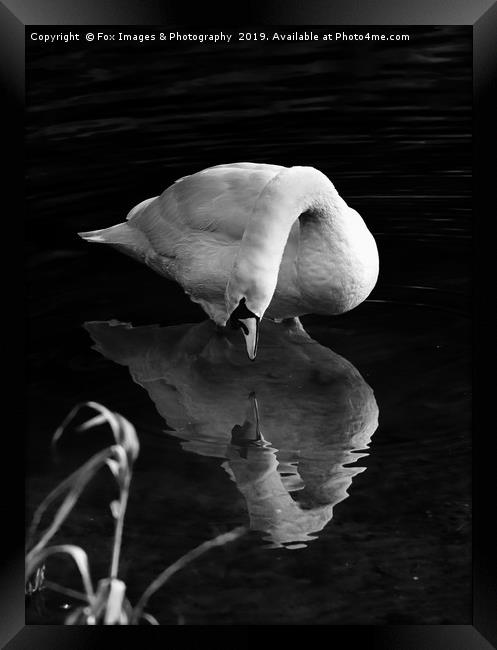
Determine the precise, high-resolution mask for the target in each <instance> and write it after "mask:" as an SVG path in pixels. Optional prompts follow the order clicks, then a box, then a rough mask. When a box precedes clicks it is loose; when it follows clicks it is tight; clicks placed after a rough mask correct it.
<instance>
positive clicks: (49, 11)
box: [0, 0, 497, 650]
mask: <svg viewBox="0 0 497 650" xmlns="http://www.w3.org/2000/svg"><path fill="white" fill-rule="evenodd" d="M192 16H193V18H192ZM36 25H46V26H49V25H50V26H61V27H62V26H64V27H70V26H81V25H89V26H91V25H99V26H105V25H133V26H137V27H139V26H142V25H157V26H161V25H163V26H165V25H167V26H171V27H183V28H184V27H192V28H193V27H197V26H198V27H200V26H202V27H206V26H209V27H222V26H230V27H233V26H235V25H245V26H258V27H266V26H271V25H273V26H274V25H278V26H282V25H283V26H290V25H291V26H304V25H305V26H311V25H314V26H322V25H330V26H334V25H398V26H402V25H405V26H415V25H468V26H472V28H473V72H474V76H473V84H474V85H473V88H474V94H473V109H474V114H473V127H474V128H473V150H474V159H473V173H474V176H473V178H474V181H473V189H474V193H473V197H474V201H473V202H474V218H473V223H474V224H475V227H474V264H473V286H474V302H473V306H474V316H475V318H474V321H473V322H474V329H473V342H474V351H475V364H474V369H475V370H474V374H473V385H474V388H475V396H474V416H473V444H474V452H473V460H474V472H473V505H474V508H473V510H474V515H473V625H431V626H423V625H389V626H340V625H335V626H324V629H321V630H317V631H316V633H317V634H318V635H320V634H321V632H324V633H327V634H329V635H330V637H331V638H330V639H329V640H330V642H334V643H337V642H338V645H345V643H347V644H350V643H352V644H358V645H359V644H361V645H363V647H365V648H372V649H373V650H377V649H378V650H379V649H382V650H418V649H422V650H435V649H438V648H440V649H443V650H472V649H474V650H491V648H497V578H496V576H497V570H496V569H497V561H496V555H497V554H496V549H497V543H496V542H497V538H496V536H495V533H493V530H492V529H493V528H494V527H493V526H492V521H491V520H492V518H493V517H492V511H495V505H494V502H495V500H494V499H492V495H493V494H494V493H495V488H494V482H493V480H492V474H493V463H492V459H493V454H491V453H490V449H489V445H491V442H493V441H490V440H488V438H489V437H491V436H493V432H492V433H491V434H490V435H489V434H488V432H487V431H488V429H487V427H485V426H484V422H485V415H486V411H488V415H491V413H490V409H489V407H491V406H492V400H495V397H494V395H493V394H491V389H492V386H490V385H489V382H488V381H483V379H482V378H481V374H480V373H477V372H476V368H477V365H478V363H480V362H481V361H482V360H484V362H485V364H486V365H488V349H487V348H488V346H487V345H486V343H487V342H488V339H489V338H490V322H489V320H490V319H488V316H486V311H487V310H486V304H487V302H488V296H493V295H494V293H495V289H494V290H493V291H492V288H493V287H492V286H491V284H490V282H491V280H492V275H494V274H495V267H494V269H490V267H489V266H488V267H487V266H486V264H487V265H488V261H490V260H491V261H493V257H492V255H493V256H495V252H494V253H492V252H491V251H489V255H487V253H486V251H485V250H484V249H485V246H488V245H489V241H488V240H489V236H488V235H487V236H486V234H485V231H484V226H485V223H484V218H485V215H486V214H487V212H490V215H489V216H488V217H487V218H491V217H492V216H493V215H492V213H491V206H493V204H494V202H495V199H494V198H493V196H492V194H493V184H495V172H494V169H495V165H494V164H492V163H490V165H487V164H486V161H487V160H490V161H491V160H492V158H491V157H490V156H491V155H493V158H494V159H495V147H494V142H493V140H492V137H491V134H492V133H494V138H495V131H493V129H494V127H495V115H497V110H496V109H497V106H496V101H495V95H496V86H497V83H496V82H495V80H496V79H497V54H496V52H497V51H496V49H495V43H497V2H495V0H473V1H472V2H471V3H470V2H468V1H467V0H451V1H450V2H449V1H448V0H418V2H417V3H413V2H409V3H408V2H407V1H406V0H404V2H400V1H399V0H362V2H360V1H359V0H334V2H331V1H328V0H307V2H306V3H302V2H300V0H286V2H285V1H283V2H282V1H281V0H266V1H265V2H263V1H262V0H260V2H259V4H256V3H255V0H238V2H237V3H235V2H232V3H231V4H229V5H228V3H227V2H225V0H221V1H220V2H217V3H216V4H215V5H214V4H209V5H207V4H206V5H204V6H203V8H200V9H197V8H196V7H195V8H194V7H192V6H191V5H190V3H187V2H183V3H182V4H180V3H175V2H171V1H169V2H168V1H166V2H164V1H162V2H161V0H106V1H105V2H104V0H101V1H100V2H98V0H86V1H85V0H72V1H71V2H70V3H69V2H67V0H66V1H65V0H50V1H48V0H47V1H45V2H44V3H40V2H39V0H2V1H0V79H1V86H2V89H3V90H4V91H6V93H4V94H6V101H5V103H4V109H6V112H5V118H4V133H3V138H2V139H3V144H4V147H3V149H4V152H5V153H4V163H5V162H6V163H7V164H6V165H5V171H4V172H3V173H2V178H3V180H4V188H5V194H4V197H3V198H4V203H3V205H4V209H6V212H4V220H7V224H6V225H5V222H4V228H5V227H6V226H7V229H8V231H7V233H5V231H4V236H5V239H4V241H7V242H8V246H7V248H9V249H11V251H10V252H13V253H14V258H17V259H16V261H15V262H14V266H13V263H12V261H11V260H9V258H8V256H3V259H2V262H3V264H4V269H3V270H4V273H3V277H4V278H5V279H7V280H8V281H7V283H4V285H6V286H5V290H4V292H3V293H4V301H5V303H4V304H7V305H9V314H11V315H12V316H14V315H16V314H17V317H15V316H14V318H12V319H10V321H9V322H8V323H7V327H8V331H7V333H6V334H5V335H4V339H3V340H4V341H5V340H6V338H5V337H6V336H7V337H9V338H8V340H9V341H12V344H9V346H6V347H8V348H9V350H10V352H11V353H12V352H14V353H15V355H14V358H13V363H12V366H11V367H12V369H13V371H12V373H10V374H9V375H8V376H9V379H10V381H9V383H10V385H11V386H12V387H13V393H14V394H13V395H12V396H10V395H9V405H10V404H12V406H11V407H10V408H11V411H13V412H14V414H15V415H16V418H15V419H16V424H15V430H16V432H15V435H14V434H13V433H12V434H11V433H9V431H12V427H10V428H6V429H7V430H6V431H4V438H6V439H4V445H5V448H4V459H6V461H7V462H4V466H5V465H7V464H10V465H11V466H12V467H11V474H10V476H9V472H8V471H7V472H6V471H4V470H2V472H0V475H1V477H2V481H3V483H4V484H3V488H4V489H3V496H4V499H3V500H2V501H3V503H2V512H3V514H4V517H3V523H4V525H5V524H7V525H8V528H9V530H8V532H7V533H6V532H5V531H4V534H3V535H2V538H3V539H2V553H1V555H0V610H1V616H0V643H1V644H2V647H6V648H8V650H24V649H29V648H36V650H42V649H43V648H45V647H46V648H48V649H49V650H58V649H59V648H69V647H70V648H72V649H74V650H79V649H80V648H81V649H83V648H99V647H104V646H108V643H109V641H110V642H111V643H116V642H117V643H119V641H120V639H124V640H125V641H126V640H127V641H131V642H132V639H131V637H134V635H135V634H136V630H137V629H139V630H140V632H139V634H140V637H139V639H140V640H139V641H138V642H139V643H141V644H144V643H145V644H147V647H155V645H156V644H157V645H159V644H162V643H164V644H169V645H170V646H172V647H173V648H174V647H177V646H180V647H186V648H188V649H189V648H194V647H197V646H200V645H201V644H205V643H209V637H210V641H211V642H212V643H214V644H215V645H217V646H220V647H223V646H225V645H226V646H228V644H230V645H231V644H232V643H236V644H237V645H243V646H246V647H248V646H249V644H251V645H252V644H253V643H254V642H260V641H262V642H264V639H265V638H266V639H267V637H266V631H265V629H262V630H261V629H260V627H259V626H257V627H254V628H249V627H243V628H242V630H243V631H242V634H240V628H239V627H237V626H227V627H226V628H224V627H223V628H220V627H214V626H213V627H207V628H200V629H198V628H196V627H193V628H192V627H186V628H174V629H171V628H170V627H168V628H167V629H166V630H165V631H164V627H160V628H154V627H148V628H144V627H140V628H125V629H126V630H127V631H126V632H116V633H115V634H117V637H116V636H112V637H109V636H108V635H109V634H110V632H108V631H107V629H106V628H91V627H89V628H87V627H65V626H49V625H47V626H26V625H25V622H24V539H23V535H24V521H23V513H24V482H23V480H22V478H21V477H22V476H23V471H22V470H20V467H19V465H20V462H19V461H17V462H15V461H14V460H12V462H11V463H9V462H8V459H9V458H13V459H18V458H22V459H24V444H23V436H22V434H19V433H18V431H19V429H21V427H22V423H23V421H24V420H25V418H26V417H27V415H26V404H25V403H24V402H23V398H22V396H20V395H19V393H20V391H19V386H21V385H22V383H23V381H24V378H23V375H24V367H23V363H20V362H19V350H22V349H24V348H25V341H26V330H25V329H23V328H22V327H19V325H18V321H19V316H20V315H23V314H25V312H26V305H25V302H24V295H25V292H24V288H25V280H24V277H23V275H22V272H20V271H19V270H18V268H19V266H20V265H19V259H18V257H19V254H18V250H19V248H21V249H22V246H19V244H18V243H19V242H20V241H22V228H23V218H22V216H21V210H20V206H21V205H22V204H23V202H22V198H23V188H24V180H23V179H24V163H23V147H24V144H23V142H24V133H23V128H24V119H23V114H24V77H25V67H24V43H25V27H27V26H36ZM5 199H7V205H8V207H7V208H5ZM20 199H21V200H20ZM16 249H17V254H16ZM487 319H488V320H487ZM4 325H5V323H4ZM492 330H494V328H492ZM492 333H493V332H492ZM492 340H493V339H492V338H490V341H492ZM9 361H10V360H9ZM9 365H10V364H9ZM492 393H493V391H492ZM11 397H12V401H11V400H10V398H11ZM493 419H495V416H494V418H493ZM491 421H492V420H490V422H491ZM492 429H493V427H492ZM485 435H486V437H487V439H484V438H485ZM494 444H495V443H494ZM16 470H17V471H16ZM16 495H17V496H16ZM492 502H493V503H492ZM15 522H17V523H15ZM261 597H263V595H262V594H261ZM145 629H148V630H150V632H145V631H144V630H145ZM204 632H205V635H204ZM282 632H284V634H283V638H282V637H281V636H280V635H281V633H282ZM120 634H123V635H124V634H125V635H126V636H123V637H120ZM277 634H278V637H279V639H280V642H283V643H284V644H285V645H286V646H288V645H295V646H296V645H297V644H298V645H300V644H301V643H305V642H307V643H308V642H309V641H311V642H312V636H313V634H314V633H313V632H311V633H309V631H308V630H306V629H305V628H303V627H300V626H293V627H288V628H285V630H281V628H279V630H278V631H277ZM129 635H131V636H129ZM143 635H144V636H143ZM150 635H152V639H151V638H150ZM309 636H311V639H310V638H309ZM317 638H319V637H317ZM9 640H10V641H9ZM149 641H150V645H148V643H149ZM4 644H6V645H4Z"/></svg>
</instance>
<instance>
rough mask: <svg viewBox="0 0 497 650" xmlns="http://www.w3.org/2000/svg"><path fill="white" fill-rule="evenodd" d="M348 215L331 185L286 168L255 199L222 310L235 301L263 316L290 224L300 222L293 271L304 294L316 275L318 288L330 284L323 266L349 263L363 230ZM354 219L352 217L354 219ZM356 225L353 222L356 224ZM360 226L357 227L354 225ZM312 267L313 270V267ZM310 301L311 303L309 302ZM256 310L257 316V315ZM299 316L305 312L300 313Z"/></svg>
mask: <svg viewBox="0 0 497 650" xmlns="http://www.w3.org/2000/svg"><path fill="white" fill-rule="evenodd" d="M352 213H354V211H353V210H350V209H349V208H348V206H347V204H346V203H345V201H344V200H343V199H342V198H341V197H340V196H339V194H338V192H337V191H336V190H335V187H334V186H333V184H332V183H331V181H330V180H329V179H328V178H327V177H326V176H325V175H324V174H322V173H321V172H319V171H318V170H316V169H314V168H312V167H291V168H289V169H285V170H283V171H282V172H280V173H279V174H277V175H276V176H275V177H274V178H273V179H272V180H271V181H270V182H269V183H268V184H267V185H266V186H265V188H264V190H263V191H262V193H261V194H260V196H259V198H258V199H257V202H256V205H255V208H254V212H253V214H252V216H251V218H250V220H249V222H248V224H247V227H246V229H245V232H244V235H243V238H242V241H241V244H240V248H239V250H238V254H237V257H236V259H235V263H234V266H233V272H232V275H231V278H230V281H229V283H228V288H227V295H226V297H227V309H228V311H230V310H232V309H234V308H236V306H237V304H238V301H239V299H240V297H241V296H245V297H246V304H247V307H248V308H249V309H251V310H252V311H254V313H257V314H258V315H262V314H260V313H259V312H260V311H265V310H266V309H267V307H268V305H269V303H270V302H271V299H272V297H273V294H274V291H275V288H276V285H277V282H278V273H279V269H280V264H281V260H282V257H283V253H284V250H285V246H286V244H287V241H288V236H289V234H290V230H291V229H292V226H293V224H294V223H295V221H296V220H297V219H299V217H300V225H301V228H300V235H299V240H300V241H299V243H298V255H297V266H298V276H299V281H300V282H302V286H303V287H304V293H305V292H306V288H305V286H306V283H308V284H309V286H315V284H316V283H315V279H316V271H317V272H318V275H319V274H323V275H324V277H323V287H324V286H326V285H327V286H328V288H329V284H330V276H329V271H330V270H331V269H325V267H326V265H327V261H328V260H329V261H330V262H331V263H332V264H335V265H336V264H337V260H341V259H343V260H347V259H348V260H349V262H348V263H349V264H350V261H351V250H349V249H350V246H351V245H353V238H354V237H357V232H354V231H362V230H366V232H368V234H369V231H367V228H366V226H365V224H364V222H363V221H362V219H361V218H360V217H359V215H357V213H354V214H352ZM354 215H355V216H354ZM356 217H357V219H358V221H357V219H356ZM359 222H360V224H359ZM314 260H315V264H316V266H317V267H318V268H313V265H314ZM311 302H312V301H311ZM257 310H258V311H257ZM302 313H305V312H302Z"/></svg>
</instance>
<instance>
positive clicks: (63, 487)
mask: <svg viewBox="0 0 497 650" xmlns="http://www.w3.org/2000/svg"><path fill="white" fill-rule="evenodd" d="M116 456H117V458H118V461H119V460H120V461H122V460H123V457H124V453H123V450H122V448H121V447H119V445H113V446H112V447H108V448H107V449H104V450H103V451H101V452H98V453H97V454H95V455H94V456H92V457H91V458H90V459H89V460H88V461H86V463H84V465H82V466H81V467H80V468H79V469H77V470H76V471H75V472H73V473H72V474H71V475H70V476H68V477H67V478H66V479H65V480H64V481H62V483H60V484H59V485H57V486H56V487H55V488H54V489H53V490H52V491H51V492H50V493H49V494H48V495H47V496H46V497H45V498H44V499H43V501H42V502H41V503H40V505H39V506H38V508H37V509H36V511H35V514H34V516H33V520H32V522H31V526H30V530H29V532H28V544H29V543H30V542H31V541H32V539H33V537H34V534H35V532H36V530H37V529H38V526H39V524H40V522H41V518H42V516H43V514H44V512H45V511H46V509H47V508H48V506H49V505H50V504H51V503H52V502H53V501H54V500H55V499H56V498H57V497H59V496H61V495H62V494H64V493H65V492H67V495H66V497H65V499H64V500H63V502H62V504H61V505H60V506H59V509H58V510H57V512H56V513H55V515H54V518H53V520H52V523H51V525H50V526H49V527H48V528H47V529H46V530H45V532H44V533H43V535H42V537H41V539H40V540H39V541H38V543H37V544H36V546H35V547H34V548H35V549H36V550H40V549H41V548H42V547H43V546H45V545H46V544H47V542H48V541H49V540H50V539H51V538H52V537H53V535H55V533H56V532H57V530H58V529H59V528H60V526H61V524H62V523H63V522H64V520H65V519H66V518H67V516H68V515H69V513H70V512H71V510H72V509H73V507H74V505H75V504H76V502H77V500H78V499H79V497H80V495H81V493H82V491H83V490H84V488H85V487H86V485H87V484H88V483H89V481H90V480H91V479H92V478H93V477H94V476H95V474H96V473H97V472H98V470H99V469H101V467H103V466H105V465H106V463H107V460H108V459H109V458H110V459H112V458H113V457H114V458H115V457H116Z"/></svg>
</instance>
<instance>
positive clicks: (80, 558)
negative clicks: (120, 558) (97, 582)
mask: <svg viewBox="0 0 497 650" xmlns="http://www.w3.org/2000/svg"><path fill="white" fill-rule="evenodd" d="M57 553H65V554H66V555H69V556H70V557H71V558H72V559H73V560H74V562H75V564H76V566H77V567H78V570H79V573H80V576H81V580H82V582H83V586H84V588H85V595H86V597H87V599H88V602H89V603H90V605H91V603H92V601H93V600H94V598H95V593H94V590H93V585H92V581H91V576H90V567H89V564H88V556H87V555H86V553H85V551H83V549H82V548H81V547H79V546H75V545H74V544H59V545H57V546H48V547H46V548H41V549H39V550H35V549H34V550H33V551H31V552H30V553H28V555H27V556H26V579H29V577H30V576H31V574H32V573H33V571H34V570H35V569H36V568H37V567H38V566H39V565H40V564H42V563H43V562H45V560H46V559H47V558H48V557H50V556H51V555H55V554H57Z"/></svg>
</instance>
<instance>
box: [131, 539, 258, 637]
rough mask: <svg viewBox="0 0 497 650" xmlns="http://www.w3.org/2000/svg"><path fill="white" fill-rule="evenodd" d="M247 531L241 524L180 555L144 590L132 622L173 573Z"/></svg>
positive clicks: (135, 622)
mask: <svg viewBox="0 0 497 650" xmlns="http://www.w3.org/2000/svg"><path fill="white" fill-rule="evenodd" d="M246 532H247V529H246V528H245V526H239V527H238V528H235V529H233V530H231V531H230V532H228V533H223V534H221V535H218V536H217V537H214V539H210V540H208V541H207V542H203V544H200V546H197V547H196V548H194V549H192V550H191V551H189V552H188V553H186V554H185V555H183V556H182V557H180V558H179V560H176V562H174V563H173V564H171V566H168V567H167V569H165V570H164V571H163V572H162V573H161V574H159V575H158V576H157V578H156V579H155V580H154V581H153V582H152V583H151V584H150V585H149V586H148V587H147V589H146V590H145V591H144V593H143V595H142V597H141V598H140V600H139V601H138V603H137V605H136V607H135V608H134V610H133V618H132V621H131V623H132V624H134V625H136V624H137V622H138V621H139V620H140V619H141V618H142V617H143V610H144V608H145V605H146V604H147V602H148V601H149V599H150V597H151V596H152V595H153V594H154V593H155V592H156V591H157V590H158V589H160V588H161V587H162V586H163V585H164V584H165V583H166V582H167V581H168V580H169V578H170V577H171V576H172V575H174V574H175V573H177V572H178V571H180V570H181V569H183V568H184V567H185V566H186V565H187V564H189V563H190V562H192V561H193V560H195V559H196V558H198V557H199V556H200V555H203V554H204V553H206V552H207V551H209V550H210V549H211V548H214V547H216V546H224V544H228V543H229V542H232V541H234V540H235V539H238V538H239V537H241V536H242V535H243V534H245V533H246Z"/></svg>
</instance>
